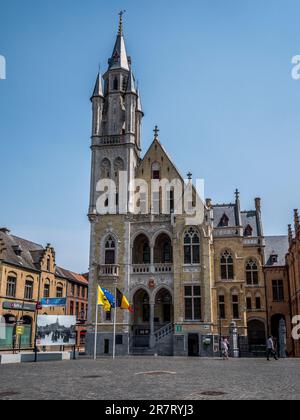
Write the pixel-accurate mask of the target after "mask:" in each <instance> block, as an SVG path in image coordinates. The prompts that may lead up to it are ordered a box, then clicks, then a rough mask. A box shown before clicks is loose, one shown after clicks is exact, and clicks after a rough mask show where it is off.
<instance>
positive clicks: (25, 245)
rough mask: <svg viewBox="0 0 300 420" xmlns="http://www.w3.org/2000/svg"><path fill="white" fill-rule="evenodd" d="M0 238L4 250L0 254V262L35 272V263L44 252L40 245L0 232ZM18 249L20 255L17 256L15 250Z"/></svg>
mask: <svg viewBox="0 0 300 420" xmlns="http://www.w3.org/2000/svg"><path fill="white" fill-rule="evenodd" d="M0 238H1V239H2V242H3V244H4V247H5V250H4V251H3V253H2V256H1V258H2V260H3V261H5V262H7V263H10V264H13V265H16V266H20V267H23V268H28V269H31V270H37V266H36V263H37V262H38V259H39V257H40V256H41V255H42V253H43V252H44V248H43V247H42V245H38V244H36V243H34V242H30V241H27V240H26V239H23V238H18V237H17V236H13V235H9V234H7V233H4V232H1V231H0ZM17 248H19V249H20V251H22V252H21V253H20V255H17V254H16V252H15V249H17Z"/></svg>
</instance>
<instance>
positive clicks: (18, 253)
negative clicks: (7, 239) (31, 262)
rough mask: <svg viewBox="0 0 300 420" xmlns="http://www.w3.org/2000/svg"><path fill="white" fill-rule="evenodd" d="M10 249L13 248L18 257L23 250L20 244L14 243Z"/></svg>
mask: <svg viewBox="0 0 300 420" xmlns="http://www.w3.org/2000/svg"><path fill="white" fill-rule="evenodd" d="M12 249H13V251H14V253H15V254H16V255H17V256H18V257H20V256H21V255H22V252H23V250H22V248H21V246H20V245H14V246H13V247H12Z"/></svg>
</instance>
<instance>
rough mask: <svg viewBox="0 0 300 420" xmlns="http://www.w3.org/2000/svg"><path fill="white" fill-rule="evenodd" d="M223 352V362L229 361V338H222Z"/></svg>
mask: <svg viewBox="0 0 300 420" xmlns="http://www.w3.org/2000/svg"><path fill="white" fill-rule="evenodd" d="M221 350H222V356H223V360H228V359H229V342H228V340H227V338H225V337H223V338H222V342H221Z"/></svg>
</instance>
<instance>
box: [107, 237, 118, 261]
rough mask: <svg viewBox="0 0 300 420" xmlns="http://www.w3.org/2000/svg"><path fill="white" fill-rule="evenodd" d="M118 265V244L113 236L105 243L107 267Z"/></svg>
mask: <svg viewBox="0 0 300 420" xmlns="http://www.w3.org/2000/svg"><path fill="white" fill-rule="evenodd" d="M115 263H116V243H115V241H114V239H113V237H112V236H109V238H108V239H107V241H106V242H105V265H114V264H115Z"/></svg>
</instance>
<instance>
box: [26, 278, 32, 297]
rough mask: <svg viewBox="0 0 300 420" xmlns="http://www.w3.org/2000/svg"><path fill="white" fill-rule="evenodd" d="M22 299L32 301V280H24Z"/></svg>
mask: <svg viewBox="0 0 300 420" xmlns="http://www.w3.org/2000/svg"><path fill="white" fill-rule="evenodd" d="M24 299H26V300H32V299H33V281H32V280H26V282H25V293H24Z"/></svg>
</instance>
